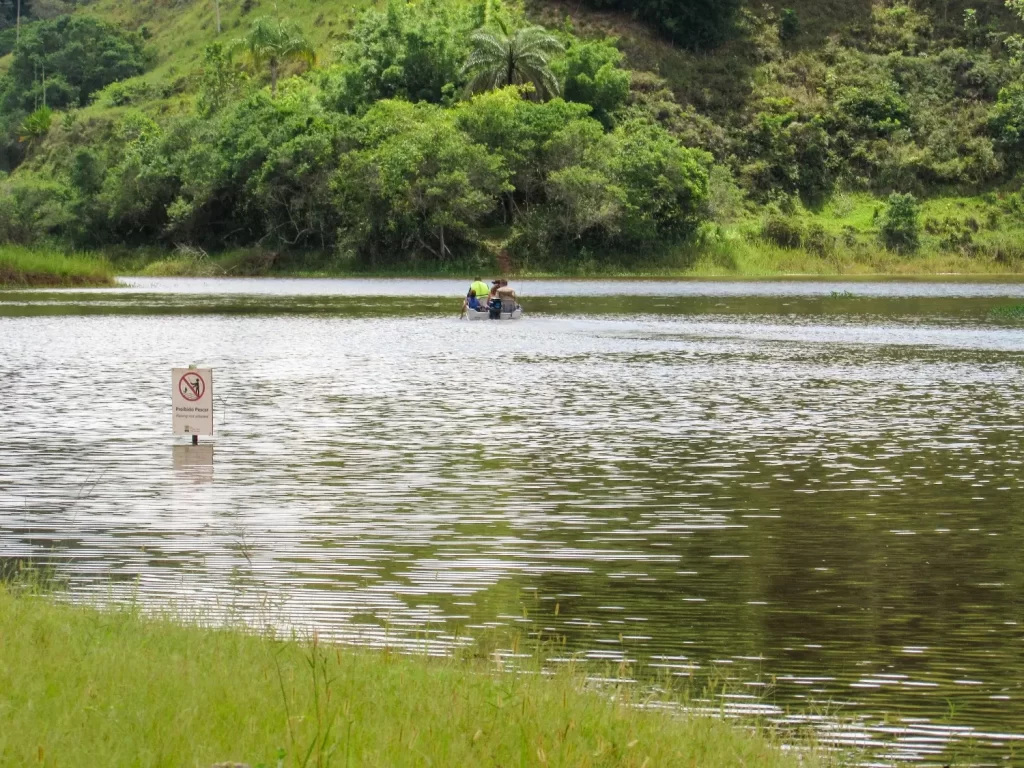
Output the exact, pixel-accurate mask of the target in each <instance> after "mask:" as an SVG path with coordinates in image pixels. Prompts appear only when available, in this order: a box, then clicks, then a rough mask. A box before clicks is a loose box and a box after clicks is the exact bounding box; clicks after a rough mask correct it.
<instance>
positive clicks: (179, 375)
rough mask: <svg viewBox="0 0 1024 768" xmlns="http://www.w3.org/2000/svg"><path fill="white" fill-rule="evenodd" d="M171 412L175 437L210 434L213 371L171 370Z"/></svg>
mask: <svg viewBox="0 0 1024 768" xmlns="http://www.w3.org/2000/svg"><path fill="white" fill-rule="evenodd" d="M171 412H172V421H173V423H174V434H176V435H212V434H213V370H212V369H210V368H175V369H174V370H173V371H171Z"/></svg>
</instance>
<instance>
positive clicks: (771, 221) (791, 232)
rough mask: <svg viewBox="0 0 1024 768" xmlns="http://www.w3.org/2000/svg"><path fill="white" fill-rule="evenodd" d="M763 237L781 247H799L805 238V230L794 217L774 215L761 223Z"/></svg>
mask: <svg viewBox="0 0 1024 768" xmlns="http://www.w3.org/2000/svg"><path fill="white" fill-rule="evenodd" d="M761 238H762V239H763V240H767V241H768V242H769V243H773V244H775V245H777V246H779V247H780V248H799V247H800V244H801V243H802V242H803V239H804V230H803V227H801V226H800V223H799V222H797V221H795V220H793V219H789V218H786V217H785V216H778V215H772V216H768V217H767V218H766V219H765V220H764V222H763V223H762V224H761Z"/></svg>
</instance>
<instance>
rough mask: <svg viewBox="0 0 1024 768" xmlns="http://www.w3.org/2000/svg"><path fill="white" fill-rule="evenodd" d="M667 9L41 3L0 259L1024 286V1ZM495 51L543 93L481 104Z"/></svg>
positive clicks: (21, 47)
mask: <svg viewBox="0 0 1024 768" xmlns="http://www.w3.org/2000/svg"><path fill="white" fill-rule="evenodd" d="M660 1H661V0H587V2H585V3H563V2H556V1H555V0H532V2H530V3H529V4H528V5H526V6H525V7H521V6H517V5H514V4H502V3H500V2H497V0H479V2H478V1H477V0H425V1H424V2H420V3H412V4H405V3H400V2H393V3H391V4H390V5H378V6H376V7H374V6H372V4H369V3H360V2H355V3H349V2H342V1H341V0H328V1H326V2H316V3H314V2H309V1H308V0H282V1H281V2H277V3H266V2H265V0H264V2H260V0H226V1H225V2H223V3H221V4H220V5H219V8H218V7H217V5H216V4H215V3H214V2H213V0H209V2H191V3H189V2H183V3H172V2H164V1H162V0H145V1H144V2H137V3H134V2H133V3H127V2H123V0H95V2H91V3H83V4H67V3H64V2H63V0H49V3H47V4H44V3H43V2H41V1H40V0H35V2H34V3H26V11H25V16H24V17H23V19H22V29H21V32H20V42H19V43H18V44H15V43H14V38H13V35H12V33H13V32H14V29H13V28H12V25H11V21H12V19H11V17H10V13H9V12H6V11H5V10H2V9H0V52H3V53H5V55H4V56H3V57H2V58H0V73H5V74H3V75H2V76H0V109H2V113H0V169H4V171H5V172H6V174H7V175H6V177H2V178H0V242H7V243H11V244H18V245H28V246H39V245H45V246H48V247H63V248H73V249H90V250H105V251H107V252H109V253H111V254H113V256H114V258H115V259H119V260H120V263H121V264H122V265H125V266H127V267H130V268H133V269H147V270H149V271H150V272H153V273H160V274H170V273H190V272H197V271H199V272H204V273H208V274H221V273H231V274H247V273H260V272H265V271H268V270H270V271H274V270H280V271H286V272H295V271H335V272H338V271H349V270H376V271H380V270H391V271H394V270H397V271H403V270H417V271H422V270H426V271H431V270H435V271H436V270H442V271H443V270H455V269H460V268H463V267H466V266H469V265H480V266H492V267H497V268H501V269H505V270H509V271H519V272H544V271H554V272H579V273H589V272H647V273H669V272H672V273H676V272H691V273H696V274H717V273H735V272H739V273H747V274H774V273H781V272H807V273H818V274H826V273H851V274H858V273H878V272H884V273H896V274H914V273H934V272H971V273H1009V272H1020V271H1024V239H1022V238H1024V198H1022V197H1021V195H1020V192H1019V189H1020V173H1021V171H1022V170H1024V166H1022V162H1024V37H1021V34H1022V33H1024V22H1022V20H1021V19H1022V17H1024V7H1022V6H1021V4H1020V3H1016V2H1015V1H1014V0H1011V1H1010V2H1009V3H1004V2H1002V1H1001V0H999V1H996V0H984V2H973V3H971V2H959V0H957V1H954V0H930V1H925V0H918V1H917V2H914V3H913V4H906V3H903V2H893V1H892V0H878V2H870V0H855V1H854V2H840V1H839V0H829V1H828V2H811V0H788V1H787V2H783V3H770V4H761V3H740V2H739V1H738V0H736V2H734V3H730V2H725V3H720V4H715V3H711V4H710V5H709V4H708V3H709V0H682V1H681V2H678V3H674V4H673V3H669V4H667V5H662V4H659V3H660ZM666 9H668V10H666ZM709 9H711V10H709ZM64 12H67V13H69V14H70V19H69V18H68V17H67V16H62V13H64ZM5 13H6V15H4V14H5ZM218 13H219V17H220V27H221V29H220V32H219V33H218V30H217V17H218ZM695 20H699V21H700V23H696V22H695ZM531 24H541V25H543V27H545V28H546V32H544V31H540V30H536V31H533V32H531V30H530V25H531ZM254 25H255V28H256V29H257V32H256V33H254V32H253V29H254ZM261 25H262V26H261ZM4 27H6V28H4ZM477 29H484V30H488V32H487V34H486V35H485V36H484V41H483V42H481V38H479V37H474V35H475V34H476V33H475V32H474V30H477ZM254 34H257V35H258V34H263V35H271V36H273V35H277V36H278V37H279V38H281V39H282V40H284V39H285V38H288V40H287V41H285V42H290V43H295V42H296V41H297V42H298V43H301V45H299V48H301V49H302V50H303V51H306V50H308V52H310V53H314V54H315V61H314V60H313V59H312V58H311V57H309V56H304V55H300V54H299V53H295V51H292V53H293V54H294V55H292V54H285V55H282V57H281V60H280V62H279V63H278V62H277V61H276V59H274V58H273V57H271V58H267V57H261V56H260V55H259V54H258V53H256V54H254V49H253V46H252V41H253V39H254V37H253V35H254ZM506 34H507V39H508V40H509V41H513V42H510V43H508V44H509V45H523V46H527V47H529V45H534V44H535V45H539V46H541V48H544V46H548V47H547V48H544V50H543V51H542V50H541V48H538V49H537V50H536V51H533V53H529V52H528V53H529V56H533V55H536V56H539V57H540V58H539V59H537V60H536V61H540V65H539V66H540V67H541V69H542V70H544V71H545V72H548V74H547V75H544V76H548V77H550V78H551V79H552V83H553V87H552V90H551V93H544V92H543V91H544V89H543V86H542V83H543V82H544V81H543V77H542V76H541V75H537V74H536V73H534V76H533V84H532V85H530V84H529V81H530V79H531V77H530V76H529V71H528V70H529V67H528V66H526V65H524V71H526V73H527V74H526V75H525V76H524V75H523V74H522V73H520V72H519V71H518V70H517V71H516V72H515V73H514V77H512V78H511V82H512V85H510V86H508V87H504V88H503V86H504V85H505V84H506V82H508V81H509V79H508V78H507V77H506V78H505V79H504V80H502V79H501V77H503V76H504V75H503V73H502V72H501V67H498V70H496V71H497V72H498V79H499V80H501V82H498V81H494V82H491V81H487V83H485V87H479V84H480V82H483V80H481V70H480V67H479V66H478V67H477V68H476V70H474V69H473V67H468V68H467V67H466V63H467V62H469V63H470V64H473V61H474V60H471V59H470V56H471V55H481V54H480V52H481V50H484V49H486V46H487V45H488V44H489V43H488V42H487V40H488V39H491V38H493V40H498V41H505V40H506V38H505V37H503V35H506ZM530 34H533V36H534V39H533V42H532V43H531V42H530V40H529V39H528V38H529V35H530ZM488 35H489V36H490V37H489V38H488V37H487V36H488ZM516 35H520V37H518V38H517V37H516ZM522 35H526V37H522ZM247 38H248V43H246V39H247ZM499 39H500V40H499ZM545 41H547V42H545ZM502 44H505V43H504V42H502ZM480 46H484V48H483V49H481V48H480ZM295 50H298V49H295ZM524 50H525V49H524ZM92 51H96V52H98V53H97V54H96V55H95V56H93V55H91V54H90V53H89V52H92ZM474 51H477V53H475V54H474V53H473V52H474ZM529 56H527V57H526V58H524V59H523V61H526V62H528V61H534V60H533V59H530V58H529ZM536 61H534V63H536ZM477 63H479V62H477ZM485 69H486V68H485ZM271 70H275V71H276V73H277V80H278V82H279V86H275V88H274V89H273V91H274V92H273V93H272V92H271V89H270V88H269V87H268V86H269V83H270V80H271V76H270V74H271ZM548 70H549V71H548ZM541 74H542V75H543V72H542V73H541ZM538 77H541V79H537V78H538ZM474 78H475V79H474ZM492 79H493V78H492ZM522 82H526V83H527V85H526V86H525V87H522V86H517V84H518V83H522ZM171 251H174V252H175V253H174V254H173V255H169V254H170V252H171ZM210 254H212V255H210ZM154 260H155V261H156V263H153V262H154Z"/></svg>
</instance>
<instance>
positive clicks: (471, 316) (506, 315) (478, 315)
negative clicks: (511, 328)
mask: <svg viewBox="0 0 1024 768" xmlns="http://www.w3.org/2000/svg"><path fill="white" fill-rule="evenodd" d="M522 316H523V308H522V307H516V309H515V311H514V312H502V313H501V319H502V320H518V319H519V318H521V317H522ZM466 319H467V320H490V319H491V313H490V312H489V311H487V310H486V309H485V310H484V311H482V312H477V311H476V310H474V309H467V310H466Z"/></svg>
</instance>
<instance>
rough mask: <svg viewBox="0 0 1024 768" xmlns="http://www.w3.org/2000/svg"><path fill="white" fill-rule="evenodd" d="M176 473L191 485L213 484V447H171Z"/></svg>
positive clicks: (202, 444) (205, 444)
mask: <svg viewBox="0 0 1024 768" xmlns="http://www.w3.org/2000/svg"><path fill="white" fill-rule="evenodd" d="M171 454H172V457H173V464H174V471H175V473H176V474H177V476H178V477H179V478H181V479H183V480H185V481H187V482H191V483H212V482H213V445H212V444H210V443H200V444H199V445H175V446H172V447H171Z"/></svg>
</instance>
